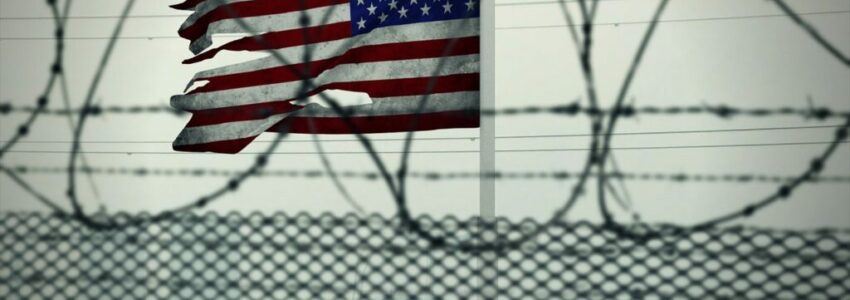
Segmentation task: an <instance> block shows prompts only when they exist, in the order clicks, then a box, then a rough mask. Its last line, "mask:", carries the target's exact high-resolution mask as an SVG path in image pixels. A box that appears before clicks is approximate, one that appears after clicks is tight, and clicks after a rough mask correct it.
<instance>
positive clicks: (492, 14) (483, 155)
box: [478, 0, 496, 220]
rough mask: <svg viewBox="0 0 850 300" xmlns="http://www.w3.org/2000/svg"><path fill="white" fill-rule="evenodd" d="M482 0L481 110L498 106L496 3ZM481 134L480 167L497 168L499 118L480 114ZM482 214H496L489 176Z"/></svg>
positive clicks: (482, 195)
mask: <svg viewBox="0 0 850 300" xmlns="http://www.w3.org/2000/svg"><path fill="white" fill-rule="evenodd" d="M495 4H496V3H495V1H492V0H491V1H481V3H480V5H481V6H480V9H481V18H480V20H481V47H480V49H481V73H480V74H481V77H480V78H481V79H480V80H481V82H480V87H481V110H482V111H483V110H492V109H493V108H495V107H496V55H495V54H496V22H495V20H496V5H495ZM480 120H481V123H480V124H481V126H480V129H479V130H480V133H479V147H480V149H479V150H480V151H481V152H480V156H479V164H480V165H479V170H480V171H481V173H482V174H488V173H492V172H495V171H496V119H495V118H494V117H492V116H491V117H486V116H481V117H480ZM478 203H479V207H478V208H479V214H480V215H481V217H482V218H483V219H485V220H491V219H493V218H495V217H496V182H495V180H494V178H492V177H490V176H482V177H481V179H480V192H479V202H478Z"/></svg>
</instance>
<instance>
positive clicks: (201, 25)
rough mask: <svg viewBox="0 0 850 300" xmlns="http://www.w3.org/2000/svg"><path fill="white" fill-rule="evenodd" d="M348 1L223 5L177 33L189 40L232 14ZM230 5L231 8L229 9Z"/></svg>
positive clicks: (261, 0)
mask: <svg viewBox="0 0 850 300" xmlns="http://www.w3.org/2000/svg"><path fill="white" fill-rule="evenodd" d="M343 3H348V0H310V1H281V0H254V1H246V2H237V3H233V4H227V5H222V6H220V7H217V8H215V9H213V10H212V11H210V12H209V13H207V14H205V15H203V16H201V17H200V18H198V20H196V21H195V22H194V23H192V25H189V27H186V28H183V29H180V30H179V31H177V33H178V34H179V35H180V36H181V37H183V38H186V39H188V40H192V41H194V40H196V39H198V38H199V37H201V36H203V35H204V33H206V31H207V29H208V28H209V26H210V24H212V23H214V22H216V21H221V20H226V19H232V18H233V17H232V15H231V14H235V15H237V16H239V17H240V18H248V17H256V16H264V15H274V14H282V13H288V12H295V11H300V10H305V9H311V8H317V7H322V6H330V5H335V4H343ZM228 7H229V8H230V10H228Z"/></svg>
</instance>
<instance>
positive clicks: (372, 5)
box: [366, 2, 378, 16]
mask: <svg viewBox="0 0 850 300" xmlns="http://www.w3.org/2000/svg"><path fill="white" fill-rule="evenodd" d="M366 9H367V10H369V15H370V16H371V15H374V14H375V10H376V9H378V7H376V6H375V4H372V3H371V2H370V3H369V7H367V8H366Z"/></svg>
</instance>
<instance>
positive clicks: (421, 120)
mask: <svg viewBox="0 0 850 300" xmlns="http://www.w3.org/2000/svg"><path fill="white" fill-rule="evenodd" d="M310 119H312V120H313V126H314V127H315V129H316V131H315V133H322V134H350V133H353V132H352V131H351V130H350V129H349V127H348V126H347V125H346V124H345V122H343V119H342V118H320V117H291V118H286V119H283V120H282V121H280V122H278V123H277V124H276V125H275V126H273V127H271V128H270V129H269V130H267V131H272V132H276V131H279V130H280V128H282V126H284V125H286V126H288V131H289V132H290V133H308V134H309V133H313V131H311V130H310V123H309V122H310ZM414 119H415V120H416V127H415V128H414V127H412V126H413V121H414ZM350 120H351V122H353V123H354V125H355V126H356V127H357V130H358V131H360V133H386V132H404V131H410V130H411V129H413V130H416V131H420V130H434V129H444V128H475V127H478V126H479V117H478V113H477V112H469V111H446V112H435V113H424V114H419V115H418V117H417V115H416V114H407V115H390V116H367V117H353V118H350Z"/></svg>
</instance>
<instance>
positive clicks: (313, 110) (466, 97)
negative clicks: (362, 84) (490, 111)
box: [292, 91, 479, 117]
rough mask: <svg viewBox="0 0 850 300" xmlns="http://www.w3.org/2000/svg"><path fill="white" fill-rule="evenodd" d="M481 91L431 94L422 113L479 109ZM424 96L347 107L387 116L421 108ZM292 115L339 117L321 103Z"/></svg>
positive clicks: (364, 113) (359, 112) (353, 112)
mask: <svg viewBox="0 0 850 300" xmlns="http://www.w3.org/2000/svg"><path fill="white" fill-rule="evenodd" d="M478 97H479V92H477V91H475V92H453V93H439V94H431V95H430V96H428V100H427V101H426V103H425V107H423V109H422V111H421V112H422V113H433V112H443V111H465V110H477V109H478ZM422 99H423V96H422V95H417V96H402V97H384V98H372V103H371V104H366V105H356V106H350V107H347V108H348V109H349V110H350V112H351V116H352V117H358V116H385V115H398V114H412V113H415V112H416V111H417V108H419V103H420V101H422ZM292 116H299V117H305V116H310V117H339V115H338V114H336V113H335V112H334V111H333V109H331V108H329V107H323V106H319V105H310V106H307V107H305V108H304V109H302V110H299V111H296V112H295V113H293V114H292Z"/></svg>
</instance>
